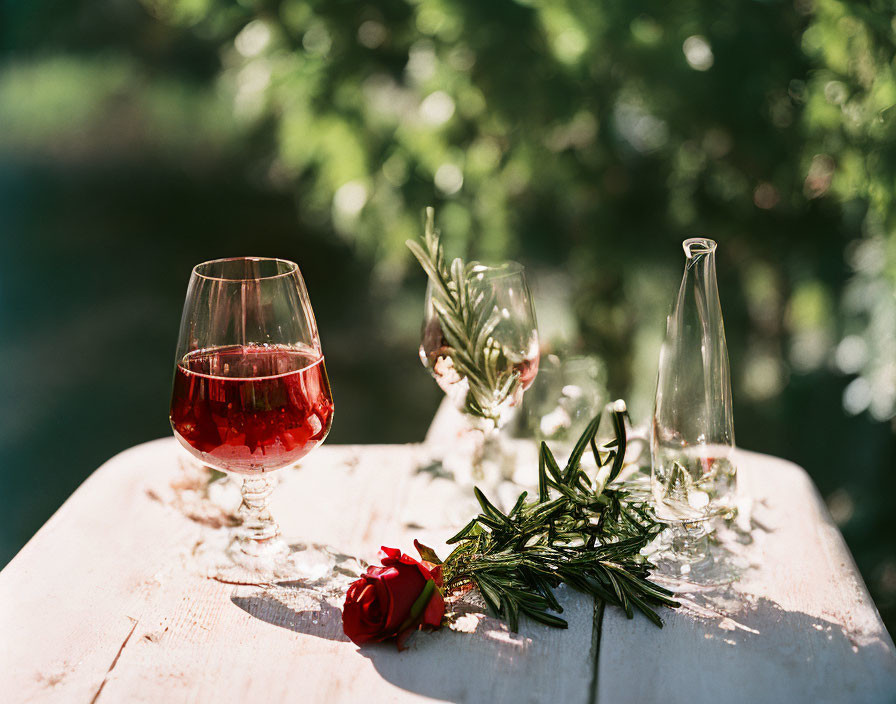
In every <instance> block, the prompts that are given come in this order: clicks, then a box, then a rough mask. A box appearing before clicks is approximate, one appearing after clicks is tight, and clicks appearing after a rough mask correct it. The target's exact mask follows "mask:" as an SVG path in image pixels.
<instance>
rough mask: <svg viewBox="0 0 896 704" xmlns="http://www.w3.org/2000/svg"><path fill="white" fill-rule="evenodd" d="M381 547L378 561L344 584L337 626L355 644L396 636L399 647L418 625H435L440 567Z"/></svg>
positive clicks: (440, 604) (440, 609) (441, 606)
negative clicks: (345, 586)
mask: <svg viewBox="0 0 896 704" xmlns="http://www.w3.org/2000/svg"><path fill="white" fill-rule="evenodd" d="M415 543H416V541H415ZM381 549H382V553H381V556H382V557H381V562H382V567H373V566H372V567H368V568H367V572H366V573H365V574H363V575H361V578H360V579H358V580H357V581H356V582H353V583H352V584H351V586H349V588H348V593H347V594H346V595H345V608H344V609H343V612H342V630H343V631H345V635H347V636H348V637H349V638H351V640H352V641H353V642H354V643H356V644H357V645H361V644H362V643H367V642H368V641H381V640H386V639H387V638H391V637H393V636H397V637H398V647H399V649H401V648H402V646H403V645H404V641H405V640H407V638H408V637H409V636H410V635H411V633H413V632H414V631H415V630H417V628H418V627H419V626H423V627H424V628H438V627H439V626H440V625H441V623H442V616H443V615H444V613H445V601H444V599H442V592H441V589H440V587H441V586H442V568H441V566H437V565H434V564H432V563H430V562H426V561H425V560H424V561H423V562H418V561H417V560H415V559H414V558H413V557H409V556H408V555H403V554H402V553H401V551H400V550H396V549H395V548H387V547H383V548H381Z"/></svg>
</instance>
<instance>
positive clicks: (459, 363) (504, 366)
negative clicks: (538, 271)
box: [420, 262, 539, 479]
mask: <svg viewBox="0 0 896 704" xmlns="http://www.w3.org/2000/svg"><path fill="white" fill-rule="evenodd" d="M466 285H467V288H466V298H467V300H468V301H472V302H473V303H472V304H471V312H472V313H473V314H474V316H475V317H476V318H477V319H479V320H482V321H490V322H489V323H487V324H485V325H484V329H485V330H486V331H487V334H483V335H481V336H478V337H479V338H480V339H478V340H477V341H476V342H471V343H470V344H468V345H465V348H464V349H462V350H458V349H455V348H454V347H453V346H452V344H451V341H450V340H449V338H448V337H447V336H446V335H445V331H444V330H443V321H442V319H441V316H440V314H439V312H438V311H437V308H436V306H435V305H434V303H433V289H432V285H431V284H430V285H429V286H428V287H427V291H426V306H425V313H424V321H423V335H422V341H421V344H420V360H421V361H422V362H423V366H424V367H426V369H427V370H429V372H430V373H431V374H432V376H433V378H435V380H436V382H437V383H438V385H439V387H440V388H441V389H442V390H443V391H444V392H445V394H446V395H447V396H448V398H449V399H450V400H451V402H452V403H453V404H454V406H455V407H456V408H457V409H458V410H459V411H460V412H461V413H462V414H463V415H464V417H465V418H466V420H467V424H468V427H469V429H470V430H472V431H474V434H475V437H476V438H477V440H476V443H475V447H474V448H473V450H472V452H471V453H470V455H471V456H470V461H471V465H472V466H471V469H472V473H473V477H472V478H474V479H482V478H484V473H485V471H486V470H485V465H486V464H487V463H494V462H497V464H498V465H499V472H500V473H501V474H503V475H505V476H506V475H507V474H508V473H512V469H510V468H508V466H507V463H505V462H503V450H502V448H501V444H500V434H499V431H500V429H501V428H502V427H504V426H505V425H506V423H507V422H508V420H509V419H510V418H511V417H512V416H513V415H514V413H515V412H516V410H517V408H518V407H519V405H520V402H521V401H522V398H523V393H524V392H525V391H526V389H528V388H529V387H530V386H531V385H532V382H533V381H534V380H535V376H536V375H537V374H538V362H539V347H538V327H537V324H536V321H535V307H534V306H533V304H532V295H531V293H530V292H529V286H528V283H527V282H526V275H525V271H524V269H523V267H522V265H520V264H517V263H516V262H506V263H504V264H501V265H500V266H496V267H489V266H484V265H482V264H474V265H473V266H471V267H470V268H469V269H468V273H467V276H466ZM477 343H478V344H477ZM471 347H475V348H477V350H473V349H471ZM486 359H487V360H488V361H487V362H484V360H486ZM483 366H486V367H488V369H483V368H482V367H483ZM508 478H509V477H508Z"/></svg>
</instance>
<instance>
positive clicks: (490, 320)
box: [406, 208, 519, 426]
mask: <svg viewBox="0 0 896 704" xmlns="http://www.w3.org/2000/svg"><path fill="white" fill-rule="evenodd" d="M406 244H407V246H408V248H409V249H410V250H411V252H412V253H413V255H414V256H415V257H416V258H417V261H419V262H420V266H421V267H423V270H424V271H425V272H426V275H427V277H429V280H430V282H431V284H432V289H431V291H432V305H433V308H434V310H435V313H436V316H437V318H438V321H439V325H440V327H441V330H442V335H443V337H444V339H445V340H446V341H447V343H448V348H447V350H446V352H447V355H448V357H449V358H450V359H451V363H452V364H453V365H454V369H455V370H456V371H457V373H458V374H459V375H460V376H461V377H464V378H466V379H467V382H468V384H469V391H468V393H467V397H466V401H465V404H464V405H465V409H464V410H465V411H466V412H467V413H469V414H470V415H473V416H477V417H479V418H486V419H489V420H491V421H493V422H494V423H495V425H496V426H497V424H498V418H499V415H500V407H501V405H502V404H503V403H504V402H505V401H506V400H507V399H508V398H510V397H511V396H512V395H513V394H514V393H515V392H516V389H517V386H518V385H519V372H517V371H514V370H513V369H512V365H511V364H509V363H508V360H507V357H506V355H505V354H504V351H503V349H502V347H501V345H500V344H499V343H498V342H497V341H496V340H495V339H494V337H492V333H493V332H494V330H495V328H496V327H497V325H498V323H499V322H500V321H501V317H500V314H499V313H498V311H497V309H496V307H495V300H494V294H492V293H491V292H489V291H488V290H487V289H486V288H485V287H477V286H474V285H472V283H471V280H472V279H471V275H472V274H473V272H474V270H475V268H476V266H478V262H470V263H469V264H464V262H463V260H461V259H455V260H454V261H453V262H451V266H450V267H449V266H446V264H445V256H444V253H443V251H442V245H441V242H440V240H439V233H438V231H437V230H436V229H435V211H434V210H433V209H432V208H427V209H426V220H425V227H424V233H423V246H421V245H420V244H418V243H417V242H414V241H412V240H408V241H407V243H406Z"/></svg>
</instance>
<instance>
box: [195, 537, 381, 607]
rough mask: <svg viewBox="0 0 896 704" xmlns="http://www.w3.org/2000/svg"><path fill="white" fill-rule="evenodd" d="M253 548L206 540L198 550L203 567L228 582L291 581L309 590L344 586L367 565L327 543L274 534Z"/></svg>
mask: <svg viewBox="0 0 896 704" xmlns="http://www.w3.org/2000/svg"><path fill="white" fill-rule="evenodd" d="M252 548H253V549H252V551H251V553H249V552H247V551H245V550H243V549H242V547H241V546H240V544H239V543H238V542H233V543H231V545H230V546H229V547H228V548H226V549H222V546H214V545H208V544H206V545H205V546H203V549H202V550H201V551H200V553H199V554H197V558H198V559H199V562H200V565H201V568H200V569H201V571H202V572H203V574H204V575H205V576H206V577H208V578H209V579H214V580H216V581H218V582H224V583H226V584H245V585H256V586H270V585H275V584H283V583H290V584H291V585H293V586H294V587H298V586H301V588H302V589H304V590H306V591H313V592H319V593H321V594H329V593H330V592H333V591H334V590H338V589H344V588H345V587H346V586H347V585H348V584H349V583H350V582H351V581H354V580H355V579H357V578H358V576H360V574H361V573H362V572H363V571H364V569H366V567H367V565H366V563H364V562H363V561H362V560H358V559H357V558H355V557H352V556H350V555H346V554H343V553H341V552H339V551H337V550H334V549H333V548H330V547H329V546H326V545H318V544H313V543H308V544H305V543H293V544H288V543H286V541H284V540H282V539H280V538H274V539H272V540H268V541H265V543H264V544H262V545H259V546H252Z"/></svg>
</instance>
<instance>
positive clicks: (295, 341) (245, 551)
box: [169, 257, 333, 584]
mask: <svg viewBox="0 0 896 704" xmlns="http://www.w3.org/2000/svg"><path fill="white" fill-rule="evenodd" d="M175 365H176V366H175V372H174V385H173V390H172V394H171V410H170V416H169V417H170V420H171V427H172V429H173V430H174V437H175V438H177V440H178V442H180V444H181V445H183V447H184V448H186V449H187V451H188V452H189V453H190V454H192V455H193V456H194V457H195V458H196V459H197V460H199V461H200V462H201V463H203V464H205V465H208V466H209V467H212V468H214V469H217V470H220V471H222V472H227V473H228V474H231V475H234V476H238V477H241V478H242V504H241V506H240V516H241V518H242V521H241V524H240V526H239V527H238V528H237V529H236V530H235V531H234V535H233V540H232V542H231V544H230V547H229V548H228V550H227V552H226V555H222V556H220V558H221V559H220V564H218V565H217V566H216V567H215V568H213V569H212V571H211V572H212V573H211V575H210V576H213V577H215V578H217V579H220V580H221V581H226V582H232V583H241V584H261V583H267V582H271V581H273V580H275V579H283V578H295V577H296V576H299V575H297V574H296V572H297V570H296V566H295V563H294V560H293V559H292V557H293V556H292V555H291V553H290V548H289V546H288V545H287V544H286V542H285V541H284V540H283V539H282V538H281V537H280V529H279V527H278V526H277V523H276V522H275V521H274V519H273V517H272V516H271V514H270V511H269V510H268V498H269V497H270V495H271V492H272V490H273V485H272V483H271V477H270V473H271V472H273V471H275V470H278V469H282V468H283V467H287V466H289V465H292V464H294V463H295V462H297V461H298V460H299V459H301V458H302V457H304V456H305V455H307V454H308V453H309V452H311V450H313V449H314V448H315V447H317V446H318V445H320V443H322V442H323V440H324V438H325V437H326V436H327V433H328V432H329V430H330V425H331V423H332V419H333V397H332V395H331V393H330V383H329V380H328V379H327V372H326V368H325V367H324V357H323V353H322V352H321V347H320V339H319V337H318V333H317V324H316V322H315V320H314V313H313V312H312V309H311V302H310V300H309V298H308V292H307V290H306V289H305V282H304V281H303V279H302V275H301V273H300V271H299V267H298V265H296V264H295V263H293V262H290V261H286V260H283V259H268V258H260V257H239V258H233V259H218V260H215V261H209V262H205V263H203V264H199V265H198V266H196V267H195V268H194V269H193V273H192V276H191V277H190V284H189V287H188V289H187V296H186V301H185V303H184V310H183V317H182V319H181V325H180V336H179V338H178V342H177V352H176V355H175Z"/></svg>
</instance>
